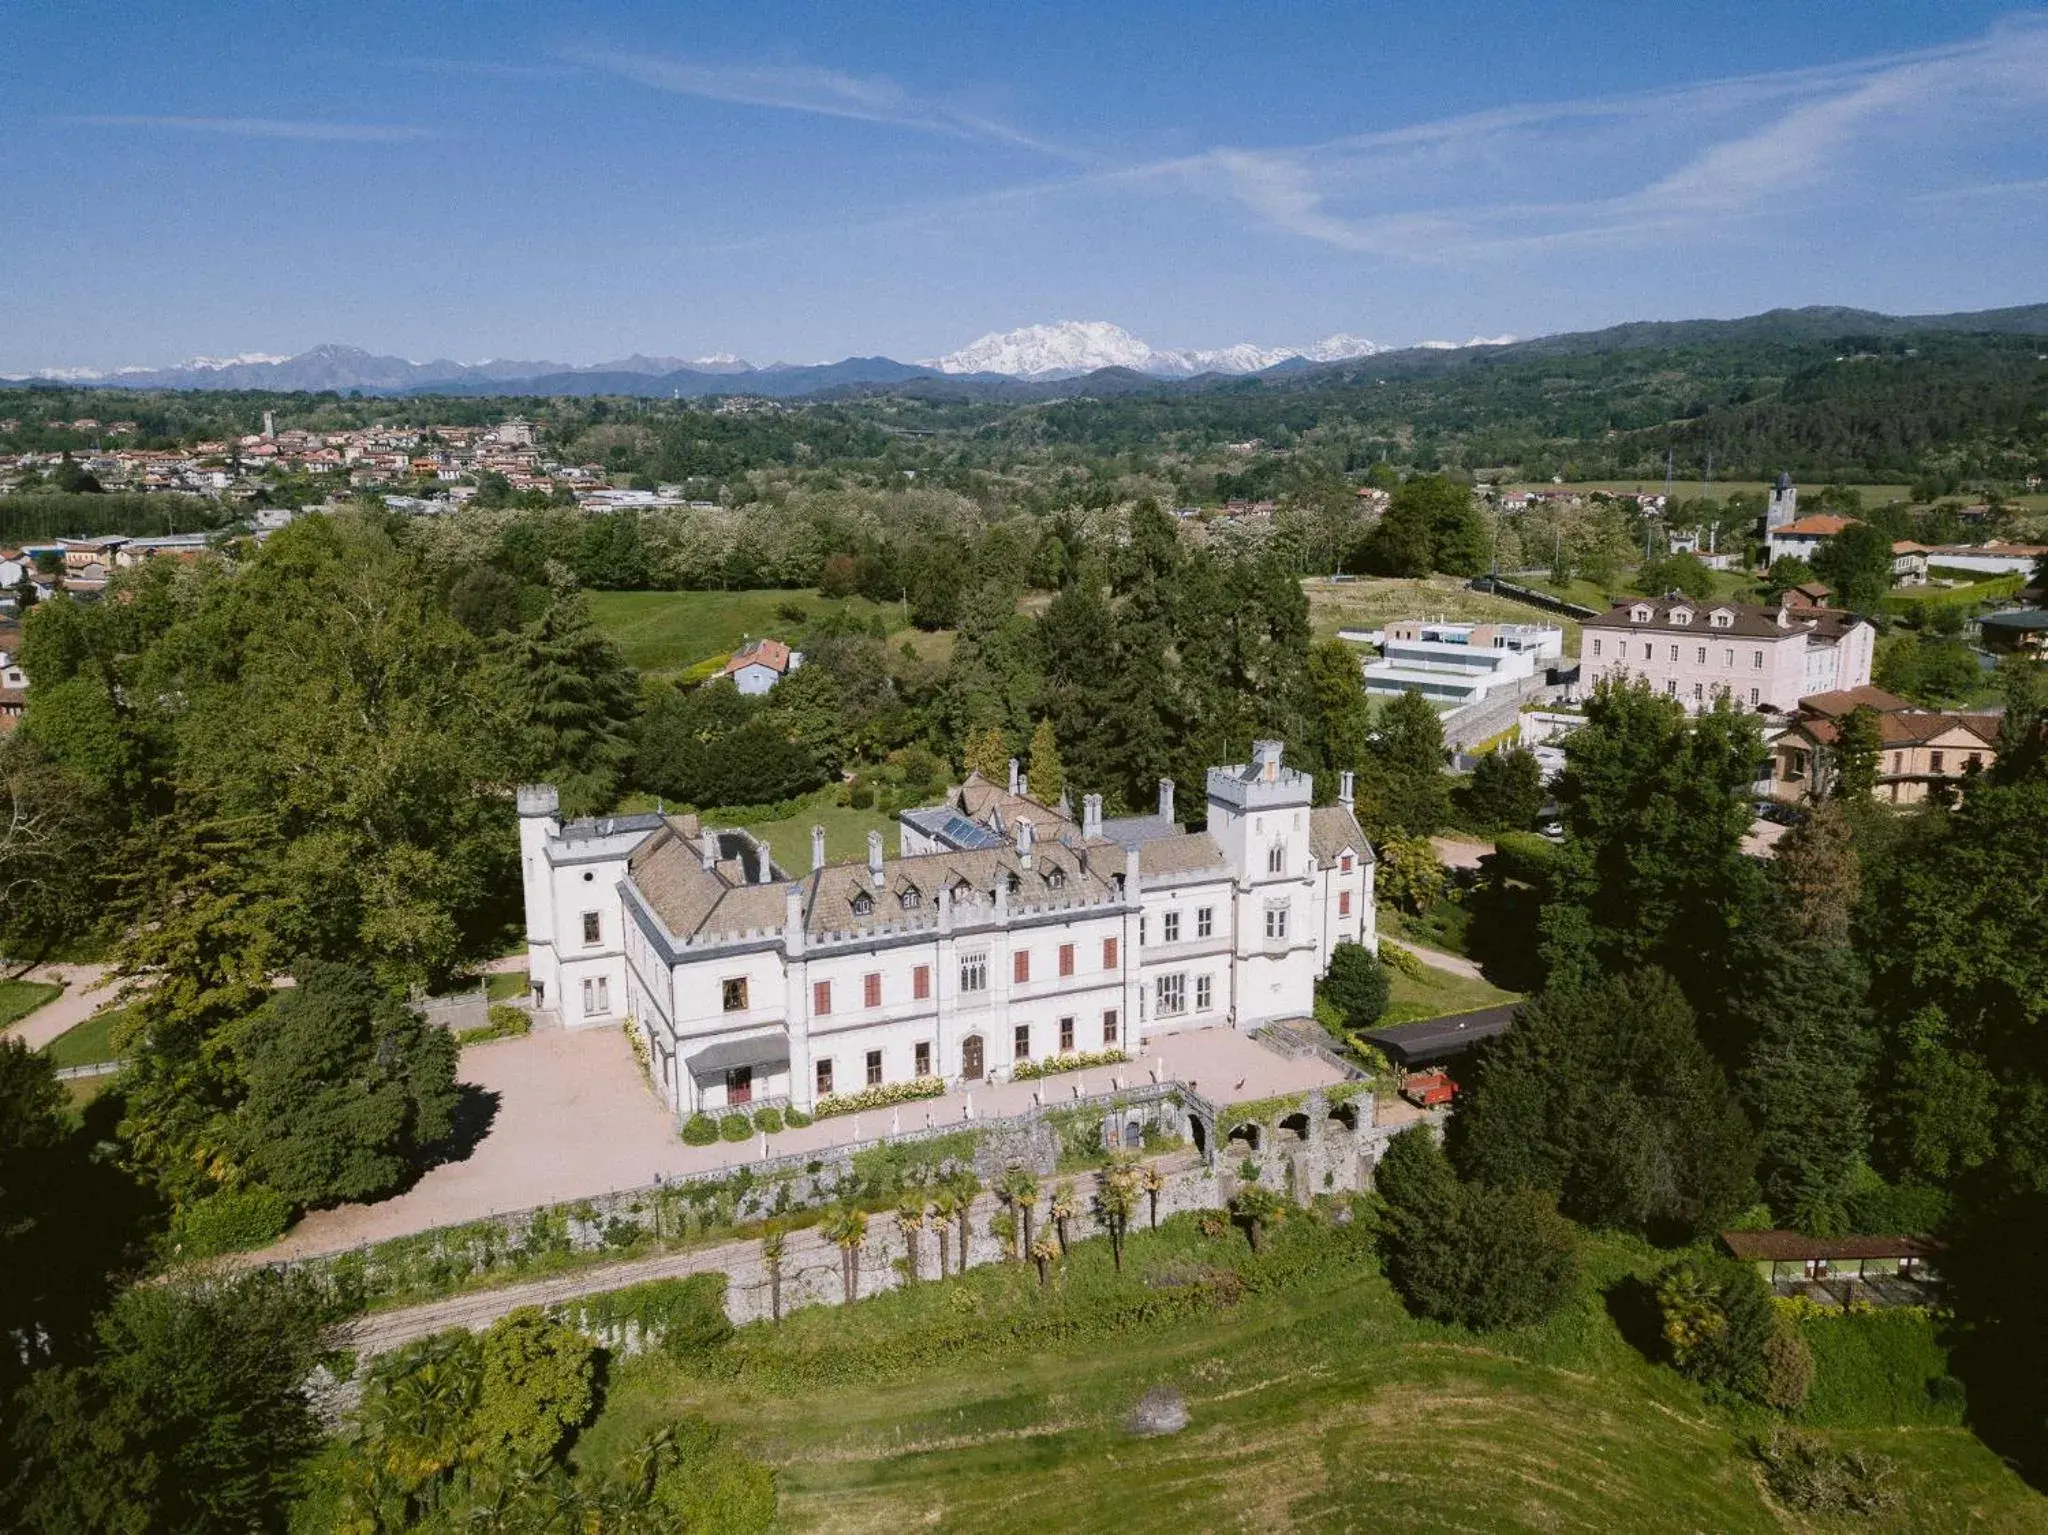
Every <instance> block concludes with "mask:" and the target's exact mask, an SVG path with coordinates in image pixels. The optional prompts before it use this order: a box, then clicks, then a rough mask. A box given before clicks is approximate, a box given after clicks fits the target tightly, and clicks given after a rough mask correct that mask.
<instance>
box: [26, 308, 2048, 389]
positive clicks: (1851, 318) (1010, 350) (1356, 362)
mask: <svg viewBox="0 0 2048 1535" xmlns="http://www.w3.org/2000/svg"><path fill="white" fill-rule="evenodd" d="M1931 332H1966V333H1978V334H1999V335H2024V336H2042V337H2048V304H2030V305H2025V306H2021V307H2016V308H2008V309H1987V310H1979V311H1975V312H1965V313H1957V314H1926V315H1887V314H1880V313H1877V312H1875V311H1872V310H1866V309H1847V308H1840V307H1833V306H1815V307H1811V308H1804V309H1774V310H1771V311H1769V312H1768V313H1765V314H1759V315H1751V316H1748V317H1745V318H1742V319H1735V320H1646V321H1635V322H1631V323H1629V324H1625V325H1616V326H1610V327H1608V328H1606V329H1604V330H1595V331H1577V332H1567V333H1563V334H1558V335H1551V336H1539V337H1535V338H1533V339H1531V340H1526V341H1522V340H1516V339H1514V338H1512V337H1498V338H1484V337H1478V338H1474V339H1473V340H1472V341H1469V342H1466V343H1463V344H1462V345H1460V344H1456V343H1450V342H1437V341H1432V342H1423V343H1420V344H1418V345H1416V346H1412V347H1402V348H1386V347H1382V346H1380V345H1379V344H1378V343H1376V342H1372V341H1368V340H1366V339H1364V338H1363V337H1358V336H1349V335H1337V336H1331V337H1329V338H1327V339H1326V340H1323V341H1320V342H1316V343H1314V344H1312V345H1308V346H1303V347H1284V346H1283V347H1265V346H1258V345H1254V344H1252V343H1241V344H1239V345H1236V346H1231V347H1222V348H1216V349H1209V350H1202V349H1194V350H1187V349H1171V348H1159V347H1153V346H1151V345H1149V344H1148V343H1146V342H1144V341H1142V340H1140V339H1139V338H1138V337H1136V336H1134V335H1132V334H1131V333H1130V332H1129V331H1126V330H1124V329H1123V328H1122V327H1120V326H1116V325H1112V324H1109V323H1108V322H1106V321H1061V322H1058V323H1056V324H1052V325H1033V326H1026V327H1024V328H1023V329H1020V330H1014V331H1006V332H1000V333H992V334H990V335H987V336H983V337H982V338H980V339H979V340H977V341H975V342H973V343H971V344H970V345H968V346H966V347H963V348H962V349H961V350H959V351H957V352H953V353H949V354H948V355H946V356H944V357H939V358H935V359H932V360H931V361H929V362H924V363H906V362H898V361H896V360H895V359H893V358H889V357H848V358H844V359H842V360H841V361H838V362H831V363H818V364H812V365H797V364H787V363H771V364H768V365H765V366H760V367H757V366H755V365H754V364H752V363H749V362H746V361H743V360H742V359H740V358H737V357H732V356H714V357H698V358H679V357H661V356H643V355H640V354H635V355H633V356H631V357H626V358H621V359H619V360H617V361H614V362H606V363H599V364H594V365H590V366H583V367H577V366H571V365H568V364H563V363H554V362H542V361H517V360H509V359H499V360H493V361H489V362H481V363H460V362H454V361H450V360H447V359H437V360H434V361H430V362H413V361H411V360H409V359H406V358H402V357H389V356H380V355H377V354H375V353H371V352H367V351H364V350H363V349H361V348H359V347H350V346H339V345H326V346H317V347H314V348H313V349H312V350H310V351H307V352H302V353H300V354H299V355H297V356H295V357H277V356H268V355H261V354H256V355H246V356H241V357H226V358H194V359H192V360H190V361H188V362H185V363H180V364H178V365H177V366H175V367H168V368H123V369H118V370H115V371H112V372H105V373H100V372H94V371H92V370H87V369H53V370H50V371H49V372H47V373H45V374H43V375H40V376H38V377H34V378H26V379H15V380H0V383H12V384H15V385H17V386H19V385H35V384H38V383H44V384H51V385H58V384H61V385H65V386H69V387H73V388H77V387H92V388H123V389H193V390H269V391H279V392H298V391H307V392H320V391H328V390H332V391H336V392H340V393H348V392H351V391H359V392H361V393H364V394H392V395H399V394H443V395H464V396H484V395H527V396H549V395H640V396H649V397H671V396H673V397H679V398H702V397H707V396H715V395H734V394H745V395H762V396H768V397H771V398H778V399H801V398H808V397H813V396H820V395H831V394H840V393H874V392H877V391H886V390H891V389H907V390H909V391H911V392H914V393H918V394H926V395H937V396H952V397H960V396H978V395H986V396H988V397H990V398H995V399H1029V398H1043V397H1047V396H1052V395H1072V394H1084V393H1085V394H1124V393H1132V392H1139V391H1146V390H1157V389H1171V388H1187V387H1193V388H1203V387H1220V386H1224V385H1228V384H1232V383H1237V382H1240V381H1248V380H1257V381H1263V382H1266V383H1270V384H1274V385H1278V386H1281V387H1288V386H1294V385H1313V384H1320V383H1341V382H1345V381H1349V380H1352V379H1356V378H1359V377H1362V376H1365V375H1368V374H1372V375H1386V374H1395V375H1399V374H1406V373H1412V372H1429V371H1433V370H1434V369H1436V368H1439V367H1442V366H1446V365H1451V364H1453V363H1455V362H1456V361H1457V360H1459V359H1462V358H1466V357H1474V358H1476V357H1478V356H1482V355H1483V356H1485V357H1486V358H1488V359H1489V360H1493V361H1499V362H1510V361H1516V360H1535V359H1540V358H1544V357H1557V358H1569V357H1587V356H1597V355H1601V354H1606V353H1619V352H1632V351H1642V350H1652V349H1660V348H1674V347H1686V346H1698V345H1707V344H1722V343H1730V342H1765V343H1768V342H1777V343H1797V344H1815V343H1826V344H1833V343H1837V342H1839V343H1841V344H1843V345H1845V346H1853V345H1854V344H1856V342H1857V341H1858V340H1859V339H1872V340H1896V339H1897V338H1900V337H1906V336H1911V335H1914V334H1918V333H1931Z"/></svg>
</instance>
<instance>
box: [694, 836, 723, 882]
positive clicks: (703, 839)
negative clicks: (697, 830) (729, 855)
mask: <svg viewBox="0 0 2048 1535" xmlns="http://www.w3.org/2000/svg"><path fill="white" fill-rule="evenodd" d="M697 859H698V861H699V862H700V863H702V864H703V865H704V872H705V873H706V874H709V873H710V872H711V871H712V870H713V869H715V868H717V867H718V833H717V832H715V831H713V830H712V829H711V828H710V827H708V826H707V827H705V828H704V829H703V831H702V832H701V834H700V835H699V838H698V841H697Z"/></svg>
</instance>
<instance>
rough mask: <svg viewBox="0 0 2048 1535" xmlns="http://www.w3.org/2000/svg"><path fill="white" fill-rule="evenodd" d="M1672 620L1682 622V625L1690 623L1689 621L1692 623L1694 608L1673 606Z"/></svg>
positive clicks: (1676, 622) (1675, 622)
mask: <svg viewBox="0 0 2048 1535" xmlns="http://www.w3.org/2000/svg"><path fill="white" fill-rule="evenodd" d="M1671 621H1672V622H1673V623H1674V624H1680V625H1684V624H1689V623H1691V622H1692V609H1691V608H1673V609H1672V610H1671Z"/></svg>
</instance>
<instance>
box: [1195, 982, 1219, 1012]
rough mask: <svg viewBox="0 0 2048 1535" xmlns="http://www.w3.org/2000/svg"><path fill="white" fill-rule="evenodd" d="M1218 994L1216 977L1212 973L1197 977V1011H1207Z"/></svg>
mask: <svg viewBox="0 0 2048 1535" xmlns="http://www.w3.org/2000/svg"><path fill="white" fill-rule="evenodd" d="M1215 996H1216V978H1215V977H1214V976H1211V975H1198V976H1196V977H1195V1011H1196V1012H1198V1013H1206V1012H1208V1011H1209V1008H1210V1006H1211V1004H1212V1003H1213V1002H1214V1001H1215Z"/></svg>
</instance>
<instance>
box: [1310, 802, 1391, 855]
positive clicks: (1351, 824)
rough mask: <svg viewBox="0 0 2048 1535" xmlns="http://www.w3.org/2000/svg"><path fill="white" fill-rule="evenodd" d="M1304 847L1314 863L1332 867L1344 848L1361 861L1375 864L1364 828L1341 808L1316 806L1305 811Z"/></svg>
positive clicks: (1354, 817)
mask: <svg viewBox="0 0 2048 1535" xmlns="http://www.w3.org/2000/svg"><path fill="white" fill-rule="evenodd" d="M1308 845H1309V851H1310V852H1312V853H1314V854H1315V859H1316V862H1317V863H1320V864H1324V865H1329V864H1334V863H1335V862H1336V861H1337V860H1338V858H1340V857H1341V856H1343V853H1344V850H1345V849H1346V848H1349V849H1351V851H1352V852H1354V853H1356V854H1357V855H1358V857H1359V860H1360V861H1361V862H1364V863H1376V862H1378V861H1379V860H1378V856H1377V855H1376V854H1375V853H1374V852H1373V850H1372V843H1371V841H1370V840H1368V839H1367V837H1366V835H1365V830H1364V828H1363V827H1361V826H1360V825H1359V824H1358V817H1357V816H1355V815H1353V814H1352V813H1351V812H1350V811H1348V810H1346V809H1345V808H1344V807H1343V806H1342V805H1318V806H1316V808H1315V809H1314V810H1311V811H1310V812H1309V815H1308Z"/></svg>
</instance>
